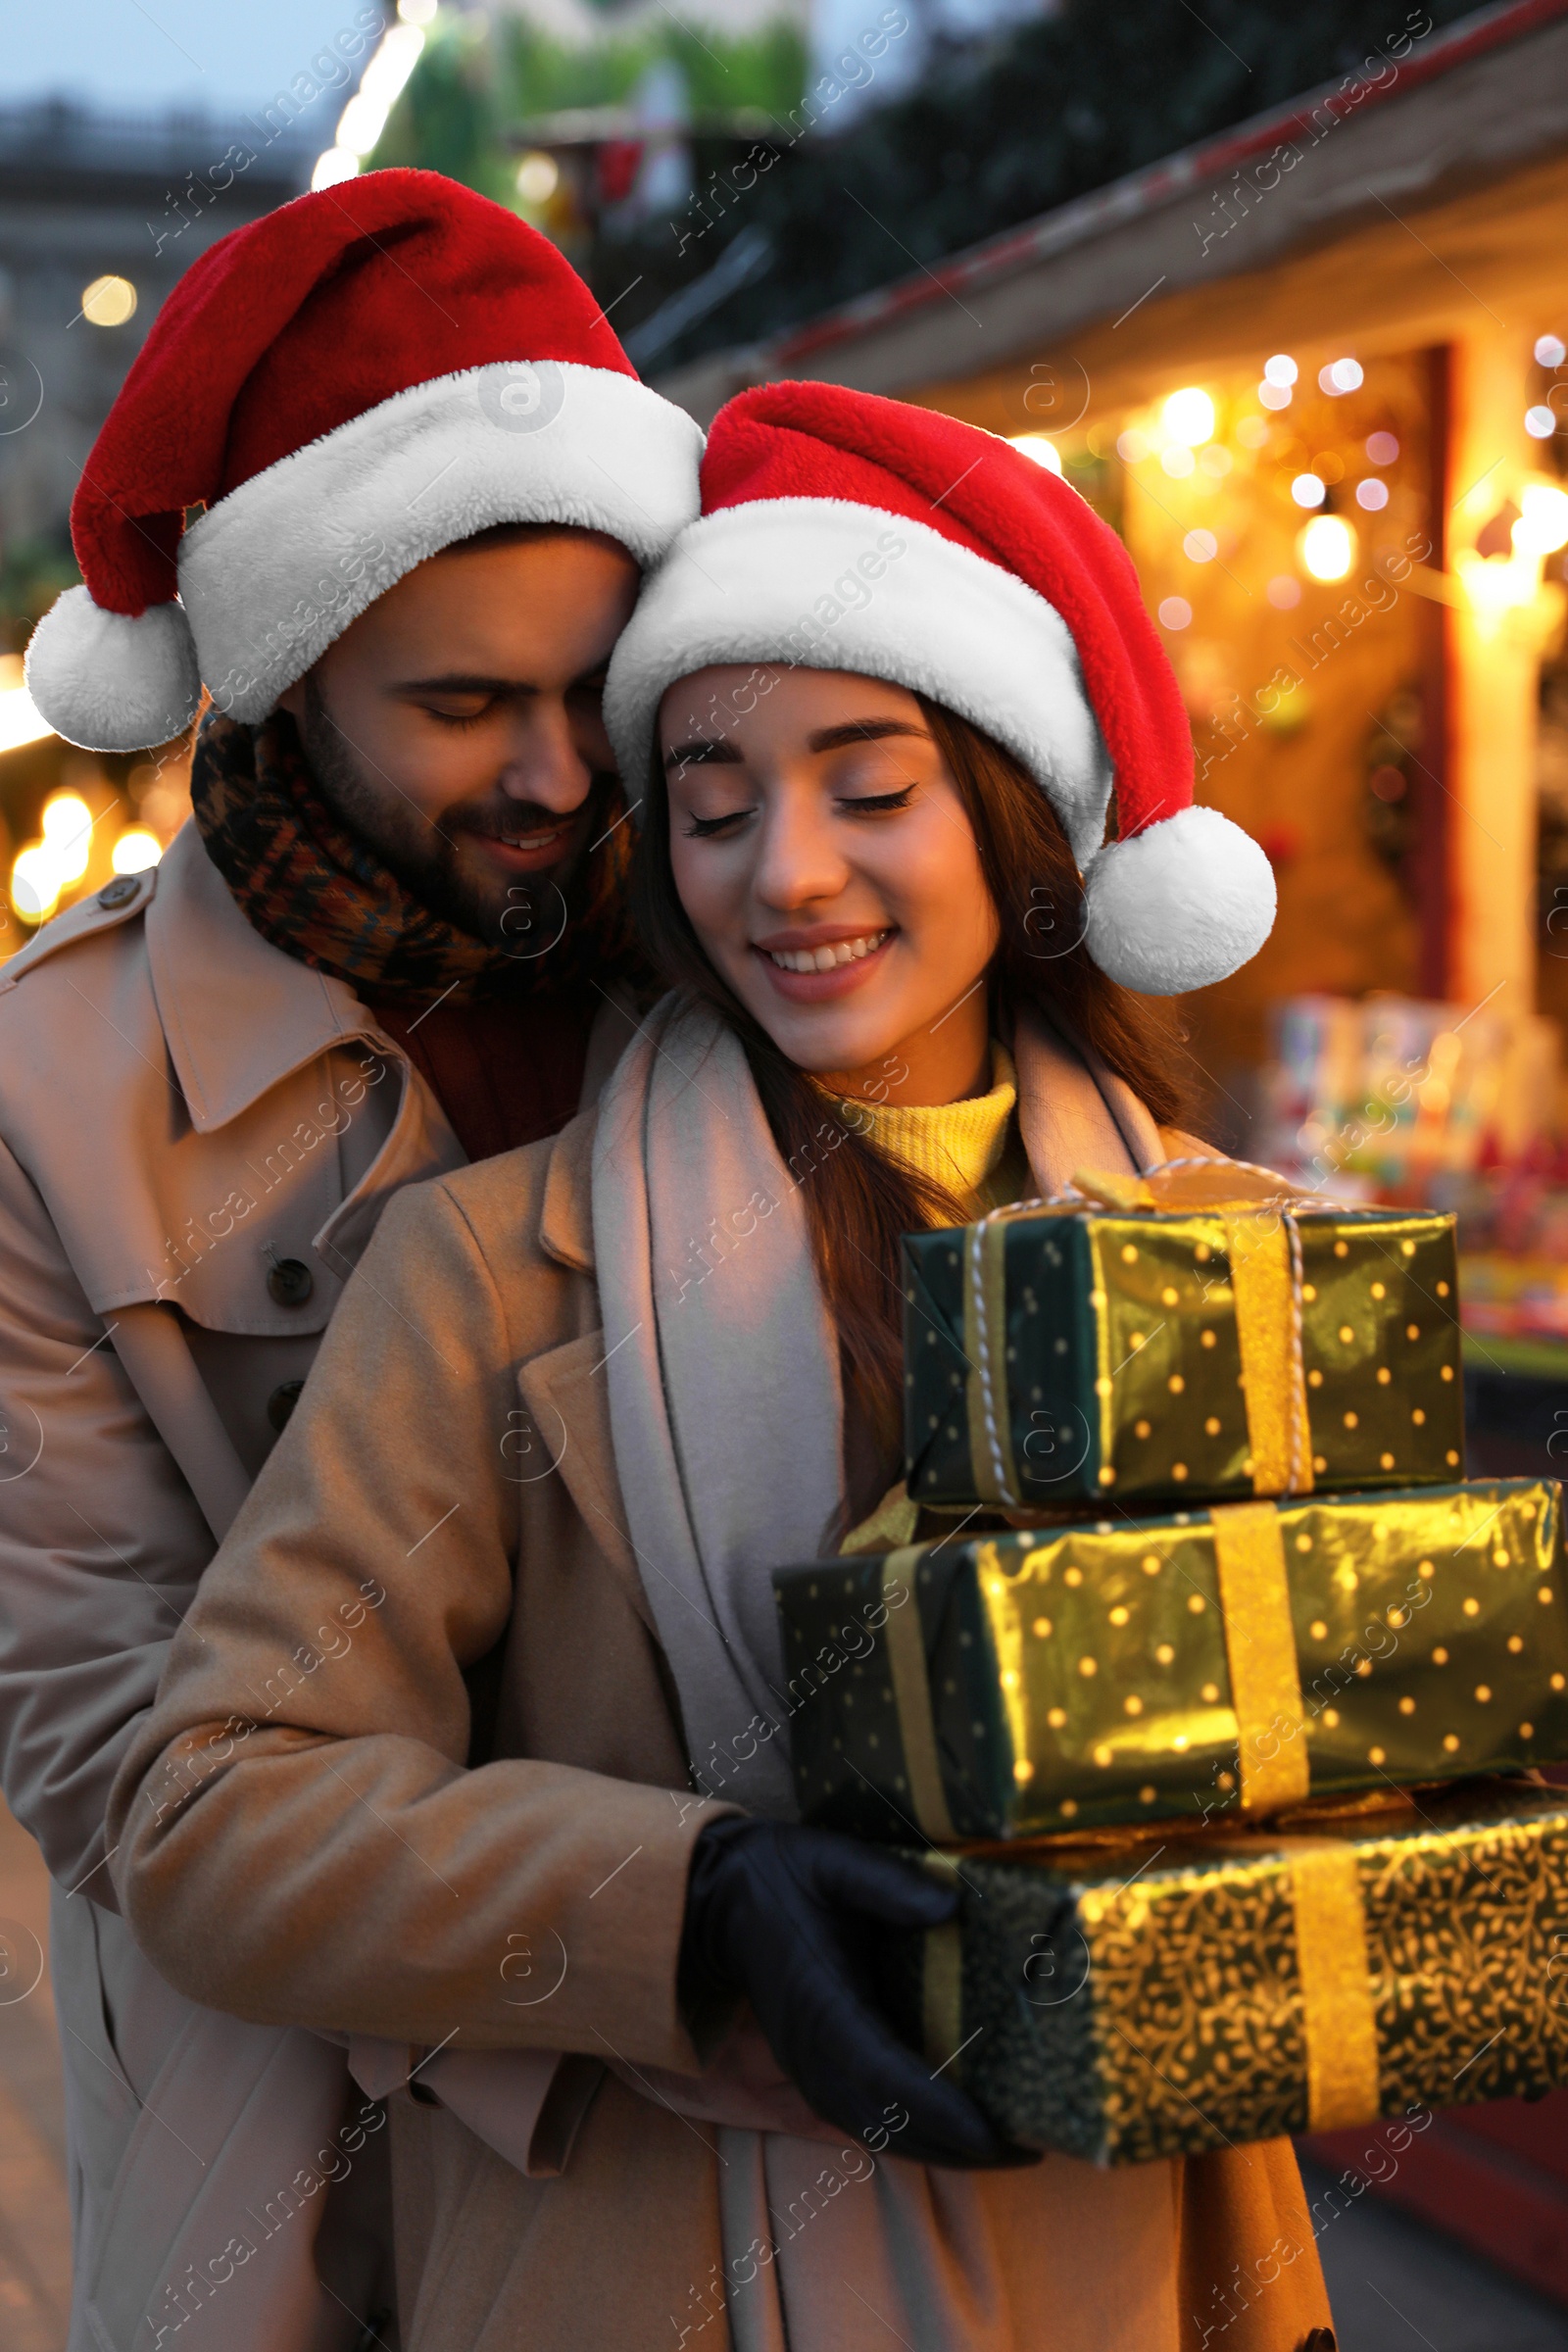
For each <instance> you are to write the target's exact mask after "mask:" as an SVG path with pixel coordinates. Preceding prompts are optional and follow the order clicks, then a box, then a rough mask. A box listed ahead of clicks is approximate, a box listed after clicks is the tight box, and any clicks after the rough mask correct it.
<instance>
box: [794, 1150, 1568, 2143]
mask: <svg viewBox="0 0 1568 2352" xmlns="http://www.w3.org/2000/svg"><path fill="white" fill-rule="evenodd" d="M1075 1194H1076V1198H1075V1199H1074V1200H1072V1201H1067V1202H1064V1203H1060V1204H1054V1205H1052V1206H1049V1207H1045V1208H1042V1207H1039V1206H1036V1207H1033V1208H1020V1209H1013V1210H1005V1211H1003V1212H1001V1213H1000V1214H998V1215H996V1216H992V1217H989V1218H987V1219H986V1220H984V1222H982V1223H981V1224H978V1225H974V1226H970V1227H967V1228H964V1229H962V1230H960V1231H947V1232H932V1233H926V1234H920V1235H917V1236H911V1237H910V1238H909V1239H908V1240H907V1243H906V1271H907V1283H906V1397H907V1457H908V1458H907V1503H906V1507H905V1514H904V1515H905V1520H906V1524H905V1526H904V1527H903V1528H901V1529H900V1530H899V1531H898V1532H899V1533H901V1534H905V1535H907V1536H909V1537H911V1538H912V1539H914V1540H911V1541H908V1542H906V1543H904V1544H902V1545H901V1546H900V1548H897V1549H894V1550H879V1551H875V1552H867V1551H858V1550H854V1549H852V1550H851V1551H849V1552H848V1553H847V1554H846V1555H844V1556H842V1557H840V1558H839V1559H837V1560H834V1561H830V1562H818V1563H816V1564H814V1565H813V1566H811V1567H808V1568H800V1569H792V1570H785V1571H780V1572H779V1573H778V1575H777V1576H776V1577H775V1580H774V1581H775V1586H776V1589H777V1593H778V1601H779V1608H780V1613H781V1619H782V1629H783V1636H784V1648H785V1664H786V1673H787V1675H788V1678H789V1689H790V1705H791V1736H792V1747H793V1753H794V1761H795V1774H796V1785H797V1789H798V1793H799V1798H800V1805H801V1811H802V1816H803V1818H804V1819H805V1820H807V1821H810V1822H816V1823H820V1824H823V1825H826V1826H830V1827H834V1828H837V1829H841V1830H845V1831H848V1832H850V1833H852V1834H854V1835H857V1836H859V1837H863V1838H874V1839H877V1840H879V1841H883V1842H887V1843H891V1844H894V1845H898V1846H901V1847H903V1848H904V1849H906V1850H907V1851H910V1852H912V1853H915V1854H917V1855H918V1856H919V1857H920V1858H921V1860H922V1861H923V1862H924V1865H925V1866H926V1867H927V1868H929V1869H932V1870H934V1871H935V1872H937V1873H938V1874H939V1875H941V1876H943V1877H945V1878H947V1879H949V1880H951V1882H952V1883H953V1885H954V1886H955V1887H956V1888H957V1891H958V1896H959V1910H958V1915H957V1918H956V1921H955V1923H954V1924H953V1925H952V1926H951V1927H948V1928H943V1929H939V1930H937V1931H936V1932H935V1933H933V1934H932V1935H929V1936H924V1937H910V1938H907V1940H905V1941H903V1942H901V1943H897V1944H896V1945H894V1946H893V1947H892V1948H891V1949H890V1953H889V1956H888V1961H887V1968H888V1980H887V1985H886V1987H885V1990H886V1994H887V1997H888V1999H889V2001H890V2002H891V2003H892V2005H893V2008H894V2010H895V2013H896V2014H897V2015H898V2016H899V2018H900V2020H901V2023H902V2024H903V2027H904V2030H905V2031H906V2032H907V2034H908V2035H909V2037H910V2038H911V2039H914V2040H916V2041H919V2042H921V2043H922V2044H923V2046H924V2047H925V2049H926V2051H927V2053H928V2055H929V2057H930V2058H931V2061H932V2064H933V2065H934V2066H937V2065H945V2066H948V2067H949V2068H951V2070H952V2071H953V2072H955V2073H956V2075H957V2077H958V2079H959V2080H961V2081H962V2082H965V2084H966V2085H967V2086H968V2087H969V2088H970V2089H971V2090H972V2092H973V2094H974V2095H975V2097H976V2098H977V2099H978V2100H979V2101H980V2103H981V2104H982V2106H984V2107H985V2108H986V2110H987V2112H988V2113H989V2114H990V2115H991V2117H992V2119H993V2120H994V2122H996V2124H997V2125H998V2126H999V2127H1000V2128H1001V2129H1002V2130H1003V2131H1005V2132H1006V2133H1007V2134H1008V2135H1009V2136H1011V2137H1012V2138H1014V2139H1016V2140H1018V2141H1020V2142H1022V2143H1025V2144H1028V2145H1033V2146H1038V2147H1048V2148H1057V2149H1063V2150H1066V2151H1068V2152H1070V2153H1073V2154H1076V2155H1080V2156H1088V2157H1093V2158H1096V2159H1099V2160H1100V2161H1103V2162H1112V2163H1117V2162H1127V2161H1133V2160H1137V2159H1141V2158H1151V2157H1157V2156H1165V2155H1175V2154H1181V2153H1187V2152H1196V2151H1198V2150H1201V2149H1202V2148H1205V2147H1210V2146H1217V2145H1221V2144H1225V2143H1233V2144H1234V2143H1238V2142H1242V2141H1245V2140H1249V2139H1259V2138H1266V2137H1269V2136H1272V2135H1273V2134H1275V2133H1278V2132H1285V2131H1304V2130H1308V2129H1312V2130H1324V2129H1329V2128H1333V2127H1337V2126H1343V2125H1349V2124H1358V2123H1364V2122H1370V2121H1372V2120H1373V2119H1374V2118H1376V2117H1378V2116H1380V2115H1391V2116H1392V2115H1399V2114H1403V2113H1404V2112H1405V2111H1406V2110H1408V2109H1410V2108H1412V2107H1415V2106H1418V2105H1419V2106H1429V2107H1430V2106H1440V2105H1444V2104H1452V2103H1455V2102H1459V2101H1470V2100H1476V2099H1489V2098H1497V2097H1502V2096H1506V2095H1509V2094H1512V2093H1521V2092H1522V2093H1530V2092H1539V2091H1541V2090H1544V2089H1546V2088H1548V2087H1551V2086H1552V2085H1554V2084H1556V2083H1558V2082H1564V2081H1568V1790H1564V1791H1558V1790H1557V1789H1553V1788H1551V1787H1549V1786H1547V1785H1545V1784H1544V1783H1543V1781H1542V1780H1541V1778H1540V1777H1539V1774H1538V1773H1537V1772H1536V1771H1535V1770H1534V1769H1533V1768H1535V1767H1537V1766H1540V1765H1543V1764H1547V1763H1554V1762H1558V1761H1560V1760H1563V1759H1564V1758H1568V1595H1565V1585H1568V1575H1565V1561H1564V1556H1563V1527H1562V1508H1561V1497H1560V1494H1559V1491H1558V1489H1557V1487H1556V1486H1555V1485H1554V1484H1553V1483H1551V1482H1549V1481H1545V1480H1529V1479H1512V1480H1494V1481H1470V1482H1467V1481H1465V1480H1464V1478H1463V1476H1462V1471H1463V1396H1462V1382H1461V1378H1460V1362H1459V1326H1458V1315H1457V1309H1458V1299H1457V1296H1456V1291H1457V1276H1456V1270H1455V1254H1454V1235H1453V1225H1452V1220H1451V1219H1450V1218H1447V1217H1445V1216H1440V1215H1428V1214H1418V1213H1406V1212H1404V1211H1397V1210H1382V1209H1348V1208H1338V1207H1333V1206H1325V1205H1322V1204H1315V1203H1302V1202H1299V1201H1292V1200H1291V1199H1290V1198H1289V1196H1288V1195H1287V1194H1286V1193H1285V1191H1284V1188H1283V1187H1282V1186H1281V1184H1280V1183H1279V1180H1277V1179H1272V1178H1269V1177H1268V1176H1267V1175H1266V1174H1265V1172H1263V1171H1248V1170H1242V1171H1238V1170H1237V1169H1235V1168H1234V1167H1231V1166H1229V1165H1228V1164H1227V1163H1216V1162H1195V1163H1181V1164H1175V1165H1172V1166H1171V1167H1169V1168H1167V1169H1164V1170H1158V1171H1155V1172H1154V1174H1153V1175H1152V1177H1149V1178H1129V1179H1122V1178H1094V1177H1090V1176H1084V1177H1080V1178H1079V1180H1078V1183H1077V1186H1076V1187H1075ZM885 1516H886V1515H885V1514H884V1518H885ZM982 1530H984V1531H985V1532H981V1531H982ZM853 1544H854V1539H852V1545H853Z"/></svg>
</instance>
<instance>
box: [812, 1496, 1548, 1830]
mask: <svg viewBox="0 0 1568 2352" xmlns="http://www.w3.org/2000/svg"><path fill="white" fill-rule="evenodd" d="M1565 1565H1568V1563H1565V1561H1564V1557H1563V1526H1562V1497H1561V1490H1560V1489H1559V1488H1558V1487H1557V1486H1556V1484H1555V1483H1554V1482H1552V1481H1550V1480H1540V1479H1504V1480H1491V1481H1475V1482H1471V1483H1469V1484H1466V1485H1461V1486H1450V1487H1428V1488H1412V1489H1409V1490H1406V1491H1405V1492H1403V1493H1401V1494H1394V1495H1313V1496H1301V1497H1297V1498H1294V1499H1289V1500H1282V1501H1279V1502H1266V1501H1251V1502H1244V1503H1222V1504H1214V1505H1211V1506H1210V1507H1209V1508H1208V1509H1207V1510H1201V1511H1191V1512H1180V1513H1177V1514H1175V1515H1174V1516H1171V1517H1167V1518H1163V1519H1148V1520H1140V1521H1128V1520H1107V1519H1102V1520H1098V1521H1096V1522H1093V1523H1091V1524H1088V1525H1083V1526H1074V1527H1053V1528H1035V1529H1029V1530H1020V1531H1018V1532H1013V1533H1007V1534H1003V1535H986V1536H979V1537H975V1538H973V1539H971V1540H969V1541H967V1542H964V1541H959V1540H956V1538H954V1537H949V1538H946V1539H944V1540H942V1541H938V1542H935V1543H928V1544H915V1545H911V1546H909V1547H907V1548H906V1549H904V1550H899V1551H892V1552H887V1553H883V1554H880V1555H870V1554H862V1555H853V1556H845V1557H841V1558H839V1559H836V1560H826V1561H820V1562H818V1563H816V1564H815V1565H814V1566H811V1567H806V1568H795V1569H781V1570H779V1571H776V1572H775V1575H774V1579H773V1582H774V1589H775V1593H776V1596H777V1602H778V1608H779V1613H780V1619H781V1631H782V1636H783V1651H784V1669H785V1676H786V1682H787V1691H788V1696H787V1705H788V1718H789V1731H790V1740H791V1751H792V1755H793V1760H794V1771H795V1784H796V1793H797V1797H798V1800H799V1804H800V1810H801V1815H802V1818H803V1819H804V1820H806V1821H808V1822H812V1823H816V1824H818V1825H820V1826H823V1827H827V1828H833V1829H840V1830H845V1831H848V1832H849V1833H851V1834H852V1835H854V1836H858V1837H863V1838H875V1839H879V1840H883V1841H890V1842H895V1843H896V1842H899V1841H901V1840H905V1841H907V1839H908V1838H910V1836H911V1835H919V1836H923V1837H924V1838H928V1839H929V1840H931V1842H932V1843H933V1844H935V1845H943V1846H945V1845H952V1844H954V1843H957V1842H962V1841H965V1840H973V1839H977V1838H978V1839H986V1840H1014V1839H1027V1838H1041V1837H1059V1836H1062V1835H1077V1834H1079V1833H1081V1832H1083V1831H1085V1830H1092V1831H1099V1830H1103V1829H1109V1828H1116V1827H1120V1826H1125V1825H1128V1824H1135V1823H1139V1822H1150V1821H1162V1820H1170V1821H1184V1822H1187V1823H1189V1824H1191V1823H1193V1822H1195V1821H1196V1822H1205V1821H1210V1820H1213V1819H1224V1818H1227V1817H1228V1818H1232V1819H1247V1818H1252V1819H1260V1818H1266V1817H1268V1816H1271V1815H1273V1814H1275V1813H1278V1812H1280V1811H1281V1810H1283V1809H1285V1808H1287V1807H1289V1806H1291V1805H1295V1804H1299V1803H1300V1802H1302V1801H1303V1800H1305V1799H1307V1798H1314V1799H1315V1798H1321V1797H1335V1796H1341V1795H1347V1794H1354V1793H1356V1792H1359V1791H1362V1790H1367V1789H1390V1788H1394V1787H1400V1788H1409V1787H1412V1786H1417V1785H1421V1784H1427V1783H1441V1782H1444V1781H1450V1780H1458V1779H1461V1778H1463V1777H1464V1776H1466V1775H1469V1774H1474V1773H1482V1772H1489V1773H1495V1772H1500V1771H1508V1770H1515V1771H1518V1770H1524V1769H1526V1768H1528V1767H1531V1766H1533V1765H1538V1764H1545V1763H1556V1762H1560V1761H1562V1760H1564V1759H1568V1589H1565V1587H1568V1580H1565V1573H1564V1571H1565Z"/></svg>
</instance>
